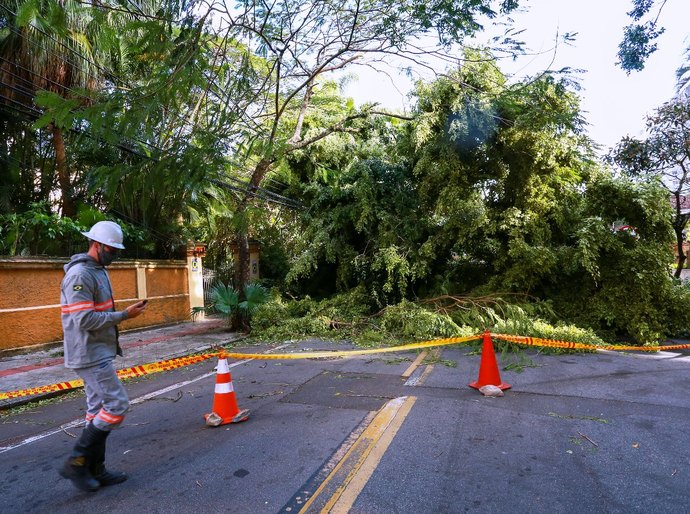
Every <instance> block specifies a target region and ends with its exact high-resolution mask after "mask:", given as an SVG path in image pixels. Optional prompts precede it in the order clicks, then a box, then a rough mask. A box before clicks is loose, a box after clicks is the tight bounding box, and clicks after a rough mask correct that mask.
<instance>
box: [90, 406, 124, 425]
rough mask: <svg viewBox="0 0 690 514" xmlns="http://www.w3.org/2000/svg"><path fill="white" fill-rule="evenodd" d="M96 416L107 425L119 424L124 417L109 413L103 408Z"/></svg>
mask: <svg viewBox="0 0 690 514" xmlns="http://www.w3.org/2000/svg"><path fill="white" fill-rule="evenodd" d="M96 417H97V418H99V419H100V420H102V421H105V422H106V423H108V424H109V425H119V424H120V423H122V421H123V420H124V419H125V417H124V416H116V415H115V414H110V413H109V412H107V411H106V410H105V409H101V410H100V411H99V412H98V415H97V416H96Z"/></svg>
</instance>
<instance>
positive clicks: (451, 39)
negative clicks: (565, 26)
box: [0, 0, 690, 343]
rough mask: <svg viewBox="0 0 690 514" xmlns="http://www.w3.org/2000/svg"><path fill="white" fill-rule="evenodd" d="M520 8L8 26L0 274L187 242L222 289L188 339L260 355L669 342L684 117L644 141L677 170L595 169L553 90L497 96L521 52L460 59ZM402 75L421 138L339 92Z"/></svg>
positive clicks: (646, 153)
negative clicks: (252, 249)
mask: <svg viewBox="0 0 690 514" xmlns="http://www.w3.org/2000/svg"><path fill="white" fill-rule="evenodd" d="M518 3H519V2H517V1H507V0H504V1H489V0H451V1H448V2H440V3H434V4H429V3H424V2H420V1H417V0H404V1H402V2H401V1H397V0H396V1H395V2H393V1H392V0H373V1H371V2H367V3H361V2H358V1H354V0H327V1H324V2H317V3H314V2H312V1H307V0H304V1H302V0H300V1H297V2H291V3H278V4H275V5H272V6H271V7H270V8H269V6H268V5H267V4H265V3H263V2H258V1H256V2H255V1H253V0H246V1H242V2H240V3H239V4H237V5H236V6H234V7H233V8H226V7H224V6H222V7H221V4H217V3H213V4H212V3H209V2H203V1H202V2H195V3H193V4H189V3H187V2H176V1H167V0H150V1H147V2H143V3H142V2H139V3H137V4H136V5H135V4H133V3H131V2H129V3H128V2H120V1H117V0H106V1H102V2H99V3H98V4H97V5H96V4H88V3H84V2H78V1H73V0H67V1H56V0H12V1H8V2H3V3H2V4H1V5H0V136H1V137H0V162H1V164H2V166H0V253H2V254H4V255H21V254H53V255H60V256H63V257H64V256H67V255H69V254H70V253H72V252H74V250H75V248H74V246H75V244H76V245H78V244H79V243H78V241H79V236H78V235H77V236H75V237H77V239H76V240H75V239H73V237H72V236H73V235H75V234H78V232H79V231H80V230H82V229H85V228H87V227H88V226H89V225H90V224H91V223H93V222H94V221H97V220H99V219H104V218H108V219H116V220H118V221H120V222H121V223H122V224H123V225H124V226H125V229H126V236H127V239H128V241H129V244H128V245H127V250H126V254H125V257H127V256H129V257H157V258H169V257H180V256H181V249H182V247H183V246H184V245H185V244H186V243H187V242H188V241H189V240H201V241H204V242H206V243H207V244H208V255H207V259H206V264H207V265H208V266H212V267H213V268H215V270H216V271H217V273H218V274H219V276H220V277H221V278H222V282H223V283H220V284H218V285H217V286H216V287H215V288H214V289H213V295H214V300H213V302H212V303H211V304H210V305H208V306H207V307H205V308H204V309H200V310H198V311H197V313H200V312H202V311H205V312H209V313H210V312H216V313H220V314H221V315H223V316H225V317H227V318H228V320H229V322H230V324H231V326H232V327H233V328H238V327H242V328H246V327H247V326H248V324H249V322H250V320H251V322H252V324H253V325H254V327H255V329H256V330H257V333H260V334H264V336H265V337H277V336H279V335H280V336H281V337H292V336H297V335H308V334H331V335H333V334H335V335H338V334H339V335H341V336H343V337H352V338H358V339H360V340H367V339H368V338H369V339H374V338H375V337H374V335H373V334H387V335H386V337H388V338H390V339H391V340H392V339H396V340H401V339H410V338H412V339H413V338H425V337H438V336H443V335H450V334H458V333H466V332H468V331H476V330H479V329H483V328H489V327H491V328H494V329H496V330H505V331H511V330H514V331H518V330H521V331H527V332H531V333H534V334H535V335H539V334H546V333H553V334H558V333H561V334H562V333H569V334H573V335H572V337H580V336H582V337H584V338H595V337H597V336H594V335H593V334H594V332H593V331H596V333H597V334H599V336H603V337H627V338H632V339H634V340H636V341H638V342H641V343H646V342H653V341H656V340H658V339H660V338H663V337H668V336H669V335H673V334H678V333H680V332H681V331H682V330H684V328H685V327H687V326H690V319H689V316H690V314H689V313H688V312H687V309H684V308H683V307H682V306H683V305H685V304H686V302H687V301H688V299H690V292H689V291H688V289H687V288H684V287H682V286H681V285H680V284H679V283H678V281H677V280H674V279H673V278H672V277H671V276H670V273H669V269H670V266H671V264H672V261H673V256H672V252H671V250H670V249H671V247H672V243H673V234H674V231H675V235H676V238H675V239H676V243H677V244H679V243H681V238H682V237H683V230H682V229H683V228H684V225H683V224H682V223H681V222H682V219H681V218H679V211H678V209H676V213H675V217H674V213H673V209H672V206H671V205H670V204H669V198H668V196H669V191H670V192H674V193H675V190H673V189H671V188H670V187H669V184H668V183H666V184H664V185H666V188H664V187H663V186H660V185H659V183H658V182H657V181H656V180H655V179H654V175H658V174H659V173H661V172H663V173H666V172H671V171H672V170H671V168H673V162H675V161H673V162H672V160H673V159H674V158H677V157H678V155H680V154H681V153H682V148H683V146H682V145H683V144H684V142H685V143H687V134H686V133H683V132H682V131H681V130H680V129H681V128H686V125H687V120H685V119H684V118H683V116H682V114H683V113H684V110H683V109H686V107H687V106H685V104H683V103H682V102H679V103H678V104H677V105H676V106H675V107H673V108H671V107H670V106H668V108H664V109H661V110H660V111H659V112H658V113H657V115H656V117H655V118H653V119H652V120H650V130H652V131H654V130H656V129H657V128H658V133H659V134H662V133H664V131H667V130H669V128H670V127H672V126H673V127H676V128H678V130H677V132H674V133H677V134H678V136H677V137H674V138H673V142H674V144H676V146H675V147H674V149H672V148H670V147H669V146H668V145H666V146H664V145H663V144H662V139H663V138H662V137H661V136H659V137H656V136H654V134H655V133H654V132H652V133H651V134H652V136H653V137H650V139H649V140H647V141H645V142H641V141H632V140H631V141H625V142H622V144H621V147H620V148H619V152H618V154H617V155H616V156H615V158H614V159H612V160H611V161H610V162H609V164H605V163H603V162H601V159H599V158H598V157H597V155H596V153H595V149H594V147H593V145H592V143H591V141H589V140H588V138H587V135H586V125H585V123H584V121H583V119H582V112H581V108H580V105H579V98H578V96H577V87H576V86H577V85H576V84H575V83H574V82H573V81H572V79H571V78H570V77H569V76H568V75H566V74H564V73H552V72H549V71H548V70H546V71H545V72H544V73H542V74H540V75H538V76H535V77H532V78H529V79H526V80H523V81H519V82H516V81H514V80H511V79H510V78H509V77H507V76H505V75H504V74H503V73H502V72H501V69H500V61H499V60H498V59H497V58H496V56H497V55H499V54H501V53H506V52H507V53H508V54H510V53H516V52H520V51H521V44H520V42H519V40H518V38H517V36H516V32H515V31H514V28H513V27H509V29H508V31H507V33H506V38H505V39H504V40H503V41H502V44H501V45H500V46H499V47H498V48H480V49H470V48H464V49H463V50H461V51H458V48H459V47H460V46H462V45H464V44H465V42H466V40H467V38H468V37H470V36H473V35H476V34H477V33H479V32H480V31H481V30H482V24H485V23H490V22H492V21H493V20H496V21H499V22H504V21H506V19H505V18H502V15H504V14H508V13H510V12H512V11H513V10H514V9H515V8H516V7H517V6H518ZM651 4H653V2H635V5H636V9H638V10H639V14H640V16H643V15H646V14H647V13H648V11H649V8H650V6H651ZM511 30H512V31H513V32H511ZM423 42H431V44H430V45H429V46H422V43H423ZM643 50H644V49H643ZM395 61H397V62H400V63H403V64H402V66H404V67H409V69H410V71H412V70H414V69H420V68H421V69H425V70H427V71H428V72H433V74H432V78H430V79H427V80H420V81H418V82H417V84H416V88H415V91H414V93H413V98H412V100H413V102H414V107H413V108H412V110H411V112H409V113H399V112H386V111H384V110H383V109H381V108H379V107H378V106H376V105H363V106H357V105H355V104H354V102H353V101H352V100H351V99H348V98H345V97H343V96H342V94H341V88H340V86H341V84H342V81H343V80H347V74H348V73H356V71H357V70H358V69H359V68H358V67H363V66H366V67H373V68H375V69H379V70H381V71H383V72H384V73H385V69H386V66H390V64H391V62H395ZM654 137H656V139H654ZM667 143H670V141H667ZM686 146H687V145H686ZM610 164H613V165H615V166H618V167H620V168H621V169H622V170H623V171H624V172H625V173H623V174H618V173H616V172H615V170H612V169H611V168H609V167H608V166H609V165H610ZM673 170H677V168H673ZM675 185H677V184H675ZM681 194H684V193H682V191H680V190H679V192H678V194H677V195H676V196H677V203H676V206H679V205H680V197H679V195H681ZM622 226H626V227H634V232H632V231H621V230H618V229H619V228H620V227H622ZM252 239H256V240H259V241H260V242H261V245H262V255H261V270H262V279H263V281H264V282H263V285H262V286H258V285H255V284H250V285H247V278H248V264H249V254H248V248H249V243H250V240H252ZM681 246H682V245H681ZM236 251H237V258H235V257H233V255H234V254H235V252H236ZM681 257H682V255H681ZM682 265H683V262H682V260H681V261H679V263H678V268H677V274H678V273H679V271H680V268H681V266H682ZM229 283H232V284H233V286H232V287H230V286H227V285H225V284H229ZM245 286H246V287H245ZM265 286H269V287H272V288H273V291H274V294H273V295H272V297H271V300H270V301H269V299H268V297H267V293H266V289H264V287H265ZM285 298H291V300H290V301H287V300H286V299H285ZM259 305H261V308H258V306H259ZM559 331H560V332H559ZM578 331H582V332H581V333H580V332H578ZM577 334H579V335H577ZM583 334H584V335H583Z"/></svg>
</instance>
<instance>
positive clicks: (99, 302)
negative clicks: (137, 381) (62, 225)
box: [60, 253, 129, 430]
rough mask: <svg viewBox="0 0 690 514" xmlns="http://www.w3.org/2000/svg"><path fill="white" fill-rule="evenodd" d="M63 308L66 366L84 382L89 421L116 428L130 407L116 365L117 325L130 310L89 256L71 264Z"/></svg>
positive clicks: (103, 427) (62, 290) (64, 284)
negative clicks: (119, 306)
mask: <svg viewBox="0 0 690 514" xmlns="http://www.w3.org/2000/svg"><path fill="white" fill-rule="evenodd" d="M60 304H61V307H62V328H63V331H64V337H65V341H64V349H65V367H67V368H71V369H73V370H74V371H75V372H76V373H77V374H78V375H79V376H80V377H81V378H82V379H83V380H84V390H85V392H86V402H87V410H86V420H87V421H93V424H94V426H95V427H96V428H98V429H100V430H112V429H113V428H116V427H117V426H119V424H120V423H122V421H123V419H124V415H125V413H126V412H127V410H128V409H129V398H128V397H127V392H126V391H125V388H124V386H123V385H122V382H121V381H120V379H119V378H118V377H117V374H116V372H115V368H114V366H113V360H114V359H115V356H116V355H118V354H120V355H121V351H120V346H119V344H118V333H117V324H118V323H120V322H121V321H124V320H125V319H127V311H120V312H117V311H115V302H114V299H113V291H112V286H111V284H110V278H109V276H108V272H107V271H106V269H105V267H103V266H101V265H100V264H99V263H98V262H96V260H95V259H93V258H92V257H91V256H89V255H88V254H86V253H82V254H77V255H74V256H72V259H71V260H70V262H69V263H67V264H66V265H65V277H64V278H63V279H62V284H61V286H60Z"/></svg>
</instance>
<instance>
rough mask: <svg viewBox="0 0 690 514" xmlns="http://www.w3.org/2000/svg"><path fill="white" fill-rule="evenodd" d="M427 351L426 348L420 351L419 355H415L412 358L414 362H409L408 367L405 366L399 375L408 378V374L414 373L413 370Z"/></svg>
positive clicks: (424, 357)
mask: <svg viewBox="0 0 690 514" xmlns="http://www.w3.org/2000/svg"><path fill="white" fill-rule="evenodd" d="M428 353H429V352H427V351H426V350H424V351H423V352H422V353H420V354H419V355H417V358H416V359H415V360H414V362H413V363H412V364H410V367H409V368H407V369H406V370H405V372H404V373H403V374H402V375H400V376H401V377H403V378H410V375H412V373H414V370H416V369H417V368H418V367H419V365H420V364H421V363H422V361H423V360H424V359H426V356H427V354H428Z"/></svg>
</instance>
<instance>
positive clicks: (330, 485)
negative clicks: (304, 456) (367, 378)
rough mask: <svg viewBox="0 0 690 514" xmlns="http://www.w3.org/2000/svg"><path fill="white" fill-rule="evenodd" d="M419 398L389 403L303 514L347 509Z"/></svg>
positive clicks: (314, 495) (329, 477)
mask: <svg viewBox="0 0 690 514" xmlns="http://www.w3.org/2000/svg"><path fill="white" fill-rule="evenodd" d="M415 400H416V398H415V397H414V396H402V397H400V398H396V399H394V400H391V401H389V402H388V403H386V405H384V406H383V407H382V408H381V410H379V412H378V413H377V414H376V416H375V417H374V419H373V420H372V422H371V424H370V425H369V426H368V427H367V428H366V429H365V430H364V432H362V435H360V436H359V438H358V439H357V441H355V443H354V444H353V445H352V447H351V448H350V449H349V450H348V451H347V453H346V454H345V456H344V457H343V459H342V460H341V461H340V462H339V463H338V464H337V465H336V466H335V467H334V468H333V471H331V473H330V474H329V475H328V476H327V477H326V479H325V480H324V481H323V483H322V484H321V485H320V486H319V487H318V489H317V490H316V491H315V492H314V494H313V495H312V496H311V498H309V500H308V501H307V502H306V503H305V504H304V506H303V507H302V509H301V510H300V513H315V512H321V513H325V512H347V510H348V509H349V508H350V507H351V506H352V504H353V503H354V501H355V500H356V499H357V496H358V495H359V493H360V492H361V491H362V488H363V487H364V485H366V483H367V481H368V480H369V478H370V477H371V475H372V473H373V472H374V470H375V469H376V466H377V465H378V463H379V461H380V460H381V458H382V457H383V454H384V453H385V452H386V449H387V448H388V446H389V445H390V443H391V441H392V440H393V438H394V437H395V434H396V433H397V431H398V429H399V428H400V426H401V425H402V423H403V421H404V420H405V418H406V417H407V415H408V414H409V412H410V410H411V409H412V405H413V404H414V402H415ZM336 509H337V510H336Z"/></svg>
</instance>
